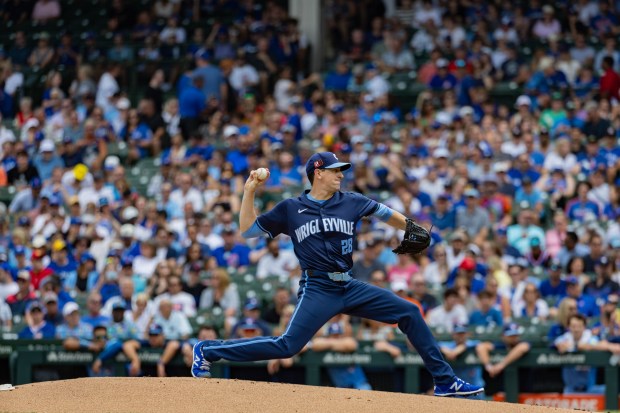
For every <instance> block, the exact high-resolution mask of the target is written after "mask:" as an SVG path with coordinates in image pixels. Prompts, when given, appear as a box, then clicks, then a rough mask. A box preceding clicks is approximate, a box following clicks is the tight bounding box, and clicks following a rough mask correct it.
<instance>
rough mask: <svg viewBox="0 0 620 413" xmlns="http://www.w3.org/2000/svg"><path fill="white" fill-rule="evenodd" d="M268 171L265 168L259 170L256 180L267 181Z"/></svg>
mask: <svg viewBox="0 0 620 413" xmlns="http://www.w3.org/2000/svg"><path fill="white" fill-rule="evenodd" d="M267 175H268V172H267V169H265V168H258V169H257V170H256V179H258V180H259V181H264V180H265V179H267Z"/></svg>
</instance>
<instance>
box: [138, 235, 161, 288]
mask: <svg viewBox="0 0 620 413" xmlns="http://www.w3.org/2000/svg"><path fill="white" fill-rule="evenodd" d="M156 248H157V246H156V245H155V241H153V240H150V239H149V240H146V241H143V242H142V243H141V244H140V255H138V256H137V257H136V258H134V260H133V272H134V274H136V275H138V276H140V277H142V278H144V279H146V280H148V279H149V278H151V277H152V276H153V274H154V273H155V268H156V267H157V264H159V262H160V261H161V258H159V257H158V256H157V254H156Z"/></svg>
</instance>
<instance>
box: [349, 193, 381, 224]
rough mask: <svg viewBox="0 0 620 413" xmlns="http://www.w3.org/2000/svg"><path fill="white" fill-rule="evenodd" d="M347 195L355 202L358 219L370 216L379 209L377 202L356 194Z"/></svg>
mask: <svg viewBox="0 0 620 413" xmlns="http://www.w3.org/2000/svg"><path fill="white" fill-rule="evenodd" d="M349 194H350V196H351V197H352V199H353V202H355V205H356V211H357V212H358V219H360V218H363V217H367V216H369V215H372V214H373V213H375V211H377V209H378V208H379V203H378V202H377V201H374V200H372V199H370V198H368V197H366V196H364V195H362V194H358V193H356V192H349Z"/></svg>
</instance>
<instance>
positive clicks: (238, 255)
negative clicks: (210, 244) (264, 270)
mask: <svg viewBox="0 0 620 413" xmlns="http://www.w3.org/2000/svg"><path fill="white" fill-rule="evenodd" d="M235 236H236V231H235V230H234V228H232V227H227V228H224V229H223V230H222V238H223V239H224V245H222V246H221V247H219V248H216V249H214V250H213V257H215V260H216V261H217V265H218V267H225V268H228V267H234V268H241V267H247V266H248V265H250V264H251V262H250V248H249V247H248V246H247V245H245V244H241V243H239V242H236V240H235Z"/></svg>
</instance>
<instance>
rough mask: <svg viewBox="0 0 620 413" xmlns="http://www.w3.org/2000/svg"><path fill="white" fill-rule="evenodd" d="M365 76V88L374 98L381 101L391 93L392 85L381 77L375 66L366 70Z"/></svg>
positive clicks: (370, 66) (372, 65)
mask: <svg viewBox="0 0 620 413" xmlns="http://www.w3.org/2000/svg"><path fill="white" fill-rule="evenodd" d="M365 76H366V82H364V88H365V89H366V91H367V92H368V93H370V95H371V96H372V97H373V98H375V99H379V98H381V97H384V96H386V95H387V94H388V93H389V91H390V84H389V83H388V81H387V80H385V78H384V77H383V76H381V73H380V72H379V70H377V67H376V66H375V65H374V64H371V65H369V66H368V67H367V68H366V75H365Z"/></svg>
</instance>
